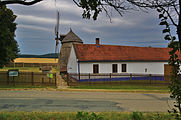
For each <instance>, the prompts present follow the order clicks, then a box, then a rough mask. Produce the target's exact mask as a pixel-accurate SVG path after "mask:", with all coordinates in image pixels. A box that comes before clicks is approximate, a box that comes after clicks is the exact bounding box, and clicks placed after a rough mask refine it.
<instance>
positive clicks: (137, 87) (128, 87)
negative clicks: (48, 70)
mask: <svg viewBox="0 0 181 120" xmlns="http://www.w3.org/2000/svg"><path fill="white" fill-rule="evenodd" d="M70 88H74V89H111V90H126V91H132V90H137V91H139V90H140V91H144V90H145V91H146V90H151V91H161V92H168V91H169V88H168V86H153V85H152V86H148V85H79V86H71V87H70Z"/></svg>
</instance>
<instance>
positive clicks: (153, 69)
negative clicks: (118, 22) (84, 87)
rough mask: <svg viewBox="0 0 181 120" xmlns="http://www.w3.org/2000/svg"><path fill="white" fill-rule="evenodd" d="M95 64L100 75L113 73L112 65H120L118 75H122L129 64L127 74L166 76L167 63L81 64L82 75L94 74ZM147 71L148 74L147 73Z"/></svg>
mask: <svg viewBox="0 0 181 120" xmlns="http://www.w3.org/2000/svg"><path fill="white" fill-rule="evenodd" d="M93 64H99V73H112V64H118V73H122V72H121V71H122V70H121V65H122V64H127V73H141V74H143V73H145V74H164V64H168V63H167V62H119V63H118V62H115V63H111V62H97V63H96V62H95V63H90V62H80V73H93ZM145 69H147V72H145Z"/></svg>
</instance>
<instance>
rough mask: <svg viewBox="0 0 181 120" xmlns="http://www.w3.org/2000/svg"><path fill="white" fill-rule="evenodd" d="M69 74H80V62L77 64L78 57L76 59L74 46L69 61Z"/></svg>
mask: <svg viewBox="0 0 181 120" xmlns="http://www.w3.org/2000/svg"><path fill="white" fill-rule="evenodd" d="M67 72H68V73H78V62H77V57H76V54H75V49H74V48H73V45H72V48H71V52H70V56H69V59H68V64H67Z"/></svg>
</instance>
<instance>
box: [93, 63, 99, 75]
mask: <svg viewBox="0 0 181 120" xmlns="http://www.w3.org/2000/svg"><path fill="white" fill-rule="evenodd" d="M93 73H99V65H98V64H94V65H93Z"/></svg>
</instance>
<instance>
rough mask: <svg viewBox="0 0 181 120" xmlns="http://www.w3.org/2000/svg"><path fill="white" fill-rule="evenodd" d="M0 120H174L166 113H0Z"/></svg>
mask: <svg viewBox="0 0 181 120" xmlns="http://www.w3.org/2000/svg"><path fill="white" fill-rule="evenodd" d="M0 120H174V117H173V116H171V115H170V114H168V113H140V112H133V113H120V112H100V113H91V112H77V113H76V112H0Z"/></svg>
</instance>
